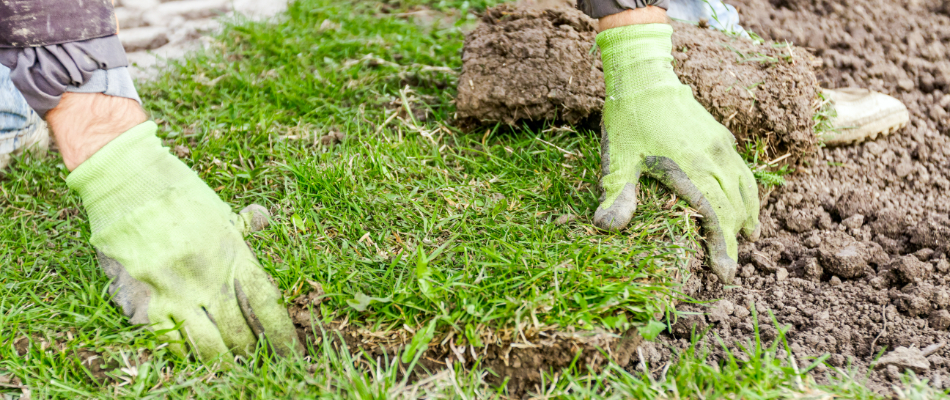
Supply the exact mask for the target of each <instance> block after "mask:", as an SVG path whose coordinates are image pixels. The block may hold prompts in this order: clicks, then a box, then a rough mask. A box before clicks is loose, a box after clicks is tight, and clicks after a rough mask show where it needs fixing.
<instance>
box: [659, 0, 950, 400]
mask: <svg viewBox="0 0 950 400" xmlns="http://www.w3.org/2000/svg"><path fill="white" fill-rule="evenodd" d="M737 3H739V4H737V6H738V8H739V10H740V14H741V15H742V19H743V20H742V22H743V25H745V26H747V27H749V28H750V29H751V30H753V31H755V32H757V33H759V34H761V35H763V36H764V37H767V38H770V39H773V40H776V41H783V40H788V41H790V42H793V43H796V44H801V45H804V46H807V47H808V48H809V50H810V51H812V52H814V54H815V55H816V56H817V57H819V58H820V60H821V63H822V66H823V68H821V69H819V71H818V79H819V81H820V82H821V85H822V86H824V87H831V88H834V87H846V86H859V87H866V88H870V89H872V90H877V91H881V92H884V93H887V94H890V95H892V96H895V97H897V98H898V99H900V100H902V101H903V102H904V104H906V105H907V107H908V109H909V110H910V113H911V121H910V124H909V126H908V127H907V128H906V129H904V130H902V131H899V132H897V133H895V134H893V135H891V136H890V137H886V138H882V139H878V140H876V141H872V142H867V143H864V144H861V145H855V146H848V147H840V148H834V149H829V148H823V149H819V151H818V152H817V153H816V154H815V155H814V156H813V157H810V158H806V159H805V163H804V165H803V167H801V168H799V171H798V173H797V174H795V175H794V176H792V177H790V178H789V179H788V181H789V182H788V185H786V186H784V187H781V188H778V189H777V190H776V191H775V192H774V193H772V194H771V196H769V197H768V200H767V202H766V203H764V204H763V209H762V215H761V219H760V221H761V222H762V224H763V237H765V239H763V240H761V241H760V242H758V243H756V244H745V245H743V248H742V249H741V250H740V252H741V254H740V262H741V263H742V264H744V267H742V269H741V272H740V277H739V278H738V279H737V284H739V285H740V286H739V287H736V288H731V289H723V287H722V285H720V284H718V283H715V277H714V276H712V274H707V273H705V272H703V273H700V274H699V275H698V276H696V277H694V278H693V280H691V281H690V283H689V285H687V292H688V293H689V294H691V295H693V296H696V298H698V299H701V300H715V299H723V300H722V301H720V302H718V303H714V304H713V306H712V307H711V308H706V307H696V306H692V307H690V306H686V307H681V308H682V309H684V310H696V311H706V312H707V315H706V316H704V317H699V318H696V317H693V318H691V319H690V321H691V323H696V324H698V326H700V327H701V326H705V325H707V324H709V325H711V326H710V329H711V332H713V333H715V334H717V335H719V336H720V337H722V338H723V339H724V340H725V342H726V343H727V344H730V345H732V344H733V343H734V342H736V341H745V340H748V339H750V338H751V336H752V327H753V325H752V320H751V318H752V316H751V313H750V309H749V307H748V306H749V305H750V304H751V305H752V307H754V308H755V309H756V310H757V311H758V312H759V322H760V326H762V327H763V335H764V336H765V338H770V336H771V337H774V336H775V334H776V331H775V329H774V328H773V327H772V323H771V321H770V320H769V318H768V316H767V315H768V314H767V312H768V311H769V310H771V311H772V312H773V313H775V316H776V318H777V320H778V322H779V324H782V325H790V326H791V327H792V328H791V331H790V332H789V335H788V339H789V342H790V344H791V347H792V350H793V352H794V353H795V354H796V356H799V357H804V356H819V355H821V354H825V353H827V354H830V355H831V357H830V358H829V364H830V365H832V366H834V367H844V366H846V365H847V364H848V363H849V362H851V363H853V365H854V366H857V367H867V366H869V365H871V361H872V359H873V358H874V357H875V356H876V354H877V353H878V352H880V351H881V350H884V349H886V351H891V350H894V349H896V348H897V347H907V348H916V349H925V348H927V347H928V346H932V345H939V343H941V342H948V341H950V334H948V332H947V328H948V326H950V312H948V310H947V308H948V306H950V304H948V303H950V300H948V299H950V291H948V279H950V277H948V273H950V263H948V261H947V256H948V254H947V253H948V240H947V238H948V236H950V235H948V233H950V221H948V210H950V197H948V196H947V195H946V193H947V189H948V188H950V180H948V179H950V171H948V169H950V161H948V156H950V154H948V153H950V143H948V138H947V131H948V126H950V121H948V113H947V107H948V106H950V95H947V94H946V93H947V92H950V64H948V61H947V59H946V55H947V50H948V49H947V44H948V42H950V19H948V17H947V15H946V14H945V13H944V14H941V13H939V12H936V11H935V10H941V8H940V7H943V3H941V2H940V1H917V2H910V1H907V2H886V1H875V0H858V1H852V2H840V1H820V0H819V1H796V0H791V1H771V2H770V1H767V0H739V1H737ZM895 9H900V12H895ZM684 324H686V325H682V324H681V325H680V328H679V331H678V332H676V333H673V334H670V335H668V336H663V337H662V338H663V339H662V340H661V343H663V344H665V345H670V346H671V347H673V348H684V347H685V346H686V341H685V337H684V335H688V332H689V328H688V325H689V323H685V322H684ZM674 331H676V330H675V329H674ZM707 343H708V344H710V348H712V349H719V348H720V347H719V345H718V344H716V342H715V341H714V340H713V339H710V338H707ZM655 347H656V349H655V351H651V354H652V355H653V358H654V360H655V361H656V362H662V360H664V359H665V358H666V357H667V356H668V354H669V353H668V352H669V347H665V346H662V345H659V346H655ZM715 354H716V355H717V356H718V357H722V356H723V353H722V351H719V350H717V353H715ZM926 360H927V364H928V365H926V368H922V367H914V368H911V369H916V370H917V372H918V375H919V376H922V377H926V378H929V379H930V381H931V383H932V384H933V385H935V386H942V387H944V388H946V387H950V349H948V348H947V347H942V348H940V349H939V350H937V351H935V352H933V353H932V354H930V355H929V356H928V357H926ZM905 368H909V367H904V366H901V367H898V366H891V367H886V366H880V367H878V368H876V369H875V370H874V371H873V372H872V373H871V375H870V381H869V382H868V384H869V386H870V387H872V388H874V389H876V390H880V391H882V392H884V391H889V390H890V389H889V388H890V386H891V385H893V384H896V383H898V380H897V379H898V375H899V373H901V372H903V370H904V369H905ZM822 376H823V374H821V373H819V374H816V377H818V378H821V377H822Z"/></svg>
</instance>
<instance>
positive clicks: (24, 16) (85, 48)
mask: <svg viewBox="0 0 950 400" xmlns="http://www.w3.org/2000/svg"><path fill="white" fill-rule="evenodd" d="M117 31H118V24H117V22H116V19H115V11H114V9H113V6H112V0H0V64H3V65H5V66H7V67H8V68H10V70H11V71H10V79H11V80H12V81H13V84H14V85H15V86H16V88H17V89H18V90H19V91H20V93H22V94H23V97H24V98H26V101H27V103H29V104H30V106H31V107H33V109H34V110H36V112H37V113H38V114H40V116H43V117H45V116H46V113H47V112H48V111H49V110H51V109H53V108H54V107H56V105H57V104H59V100H60V98H62V96H63V93H64V92H65V91H66V88H67V87H71V86H74V87H78V86H82V85H83V84H84V83H86V81H87V80H89V79H90V77H91V76H92V74H93V72H95V71H96V70H99V69H112V68H119V67H124V66H127V65H129V62H128V59H127V58H126V57H125V49H124V48H123V47H122V42H120V41H119V37H118V36H116V32H117Z"/></svg>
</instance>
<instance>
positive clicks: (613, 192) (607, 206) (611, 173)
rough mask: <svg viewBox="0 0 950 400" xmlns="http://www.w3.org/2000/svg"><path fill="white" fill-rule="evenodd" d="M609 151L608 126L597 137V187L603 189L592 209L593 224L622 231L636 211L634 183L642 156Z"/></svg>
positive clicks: (640, 166)
mask: <svg viewBox="0 0 950 400" xmlns="http://www.w3.org/2000/svg"><path fill="white" fill-rule="evenodd" d="M620 155H623V154H619V155H618V154H611V151H610V135H608V134H607V128H606V127H603V128H602V129H601V139H600V164H601V174H602V176H603V177H602V178H601V179H600V186H601V189H602V190H603V191H604V192H603V197H602V198H601V202H600V206H598V207H597V211H595V212H594V225H595V226H597V227H598V228H600V229H603V230H605V231H609V232H618V231H620V230H622V229H623V228H624V227H626V226H627V224H629V223H630V219H631V218H633V213H634V212H635V211H636V210H637V184H639V182H640V171H641V170H642V168H643V165H642V164H643V159H642V158H641V157H639V156H627V157H619V156H620Z"/></svg>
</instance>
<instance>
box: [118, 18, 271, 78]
mask: <svg viewBox="0 0 950 400" xmlns="http://www.w3.org/2000/svg"><path fill="white" fill-rule="evenodd" d="M287 3H288V0H116V2H115V4H116V10H115V12H116V16H117V17H118V19H119V26H120V31H119V38H120V39H121V40H122V44H123V45H124V46H125V51H126V52H127V53H128V56H129V63H130V64H131V65H132V76H133V77H134V78H135V79H137V80H142V79H150V78H152V77H154V76H155V75H156V73H157V71H158V68H160V67H161V65H162V60H166V59H174V58H180V57H182V56H184V55H185V54H186V53H187V52H189V51H194V50H197V49H200V48H202V47H204V46H206V45H207V44H208V40H207V39H206V36H207V35H208V34H211V33H213V32H215V31H216V30H218V29H219V28H220V27H221V22H220V20H221V19H227V18H234V17H235V16H236V15H241V16H244V17H247V18H251V19H265V18H270V17H273V16H275V15H277V14H278V13H280V12H282V11H284V10H286V9H287Z"/></svg>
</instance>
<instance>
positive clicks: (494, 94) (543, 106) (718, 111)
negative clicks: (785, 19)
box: [456, 0, 822, 163]
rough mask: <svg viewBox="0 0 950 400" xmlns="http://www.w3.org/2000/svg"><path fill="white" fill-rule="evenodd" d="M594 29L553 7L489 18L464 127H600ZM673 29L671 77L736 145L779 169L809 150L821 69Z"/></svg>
mask: <svg viewBox="0 0 950 400" xmlns="http://www.w3.org/2000/svg"><path fill="white" fill-rule="evenodd" d="M548 7H551V8H548ZM596 24H597V22H596V21H594V20H592V19H590V18H588V17H587V16H585V15H584V14H583V13H581V12H580V11H578V10H576V9H573V8H569V7H565V6H564V3H563V2H559V1H555V0H551V1H546V2H537V1H535V2H528V1H525V2H522V3H520V5H519V6H517V7H515V6H508V5H502V6H499V7H496V8H492V9H489V10H487V11H486V13H485V14H484V16H483V18H482V23H481V24H480V25H479V26H478V27H477V28H476V29H475V30H474V31H472V32H470V33H469V34H468V35H467V36H466V40H465V47H464V50H463V56H462V62H463V66H462V75H461V76H460V78H459V84H458V97H457V98H456V104H457V111H458V117H459V119H460V120H461V121H462V124H463V125H472V124H475V123H477V122H481V123H493V122H496V121H501V122H504V123H507V124H509V125H514V124H517V123H519V122H520V121H523V120H528V121H543V120H558V121H561V122H567V123H572V124H574V123H581V122H587V123H589V122H593V123H594V124H597V123H599V118H600V115H599V113H600V110H601V109H602V107H603V98H604V81H603V79H604V78H603V71H602V64H601V62H600V55H599V53H598V52H596V51H591V50H592V49H594V38H595V37H596V35H597V33H596ZM674 27H675V29H676V33H675V34H674V36H673V47H674V51H673V55H674V57H675V60H676V62H675V64H674V66H675V70H676V73H677V74H678V75H679V77H680V80H681V81H682V82H683V83H684V84H687V85H690V86H691V87H692V88H693V93H694V94H695V96H696V99H697V100H699V102H700V103H701V104H702V105H703V106H704V107H706V108H707V109H708V110H709V111H710V112H711V113H712V114H713V116H714V117H716V119H717V120H718V121H720V122H721V123H723V124H724V125H725V126H726V127H728V128H729V129H730V130H731V131H732V132H733V134H734V135H735V136H736V138H737V139H738V141H739V142H740V143H747V142H754V141H756V140H759V141H761V142H763V143H762V144H763V145H765V146H766V147H767V148H768V149H769V154H768V155H767V156H768V157H769V158H772V159H774V158H778V157H781V156H783V155H785V154H789V156H788V157H785V158H783V160H785V162H786V163H795V162H797V161H798V160H800V159H801V158H802V157H803V156H804V155H806V154H810V153H813V152H814V151H815V150H816V144H817V137H816V135H815V134H814V129H813V128H814V125H815V122H814V121H813V119H812V116H813V115H815V112H816V110H818V108H819V107H820V106H821V105H822V103H821V101H820V99H819V97H818V80H817V79H816V77H815V73H814V68H815V67H817V66H820V65H821V61H820V60H818V59H816V58H815V57H813V56H812V55H811V54H810V53H809V52H808V51H806V50H804V49H799V48H795V47H794V46H791V45H788V44H786V43H763V44H755V43H753V42H751V41H748V40H743V39H740V38H736V37H732V36H728V35H726V34H723V33H721V32H718V31H712V30H708V29H701V28H698V27H694V26H692V25H689V24H683V23H675V24H674Z"/></svg>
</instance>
